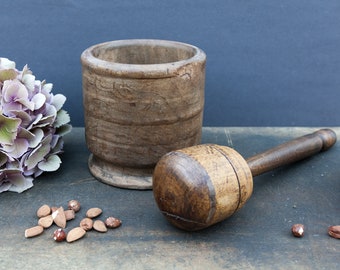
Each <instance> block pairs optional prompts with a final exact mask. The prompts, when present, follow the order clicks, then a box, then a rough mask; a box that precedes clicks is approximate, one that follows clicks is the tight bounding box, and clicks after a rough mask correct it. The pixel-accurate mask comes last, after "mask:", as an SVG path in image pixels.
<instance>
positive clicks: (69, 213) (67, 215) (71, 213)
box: [64, 209, 76, 221]
mask: <svg viewBox="0 0 340 270" xmlns="http://www.w3.org/2000/svg"><path fill="white" fill-rule="evenodd" d="M64 214H65V218H66V221H69V220H71V219H74V218H75V217H76V215H75V213H74V210H72V209H71V210H65V211H64Z"/></svg>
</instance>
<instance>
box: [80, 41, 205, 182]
mask: <svg viewBox="0 0 340 270" xmlns="http://www.w3.org/2000/svg"><path fill="white" fill-rule="evenodd" d="M205 59H206V57H205V53H204V52H203V51H202V50H200V49H199V48H197V47H195V46H192V45H188V44H183V43H178V42H172V41H162V40H121V41H112V42H107V43H102V44H98V45H94V46H92V47H90V48H89V49H87V50H85V51H84V52H83V54H82V56H81V60H82V78H83V103H84V118H85V127H86V129H85V130H86V140H87V146H88V147H89V150H90V151H91V153H92V154H93V155H94V158H92V159H91V162H90V170H91V172H92V174H93V175H95V176H96V177H97V178H98V179H101V180H103V181H104V182H105V183H108V184H112V185H114V186H119V187H130V188H131V187H132V188H138V187H139V188H140V189H146V188H149V189H150V188H151V186H152V183H151V177H149V179H150V181H148V179H147V178H145V177H144V178H143V179H141V181H140V183H139V185H138V178H135V177H134V174H136V173H139V171H141V169H145V171H144V172H142V173H143V174H147V173H148V172H149V169H150V168H153V167H154V166H155V164H156V162H157V161H158V160H159V158H160V157H161V156H163V155H164V154H165V153H167V152H169V151H172V150H174V149H177V148H178V147H179V148H183V147H188V146H191V145H195V144H197V143H199V142H200V140H201V131H202V121H203V106H204V81H205ZM136 168H137V169H136ZM135 169H136V171H137V172H135ZM122 172H123V173H122ZM129 176H131V178H132V181H129ZM126 180H128V181H126Z"/></svg>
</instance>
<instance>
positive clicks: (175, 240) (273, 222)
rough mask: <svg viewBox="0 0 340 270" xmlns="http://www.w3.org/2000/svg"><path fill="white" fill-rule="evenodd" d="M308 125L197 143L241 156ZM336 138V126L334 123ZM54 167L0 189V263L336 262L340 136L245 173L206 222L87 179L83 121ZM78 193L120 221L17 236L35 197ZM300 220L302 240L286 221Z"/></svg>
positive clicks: (171, 265) (209, 265) (218, 134)
mask: <svg viewBox="0 0 340 270" xmlns="http://www.w3.org/2000/svg"><path fill="white" fill-rule="evenodd" d="M315 130H317V128H204V131H203V142H210V143H218V144H222V145H228V146H231V147H233V148H235V149H236V150H237V151H238V152H240V153H241V154H242V155H243V156H244V157H246V158H247V157H250V156H252V155H254V154H256V153H259V152H262V151H263V150H266V149H268V148H271V147H273V146H276V145H277V144H279V143H282V142H285V141H287V140H289V139H292V138H294V137H298V136H301V135H304V134H306V133H310V132H313V131H315ZM334 130H335V131H336V132H337V135H338V138H340V128H334ZM64 149H65V153H64V154H63V155H62V156H61V158H62V161H63V163H62V167H61V168H60V169H59V171H57V172H55V173H49V174H44V175H42V176H40V177H39V178H37V179H36V180H35V181H34V187H33V188H32V189H30V190H28V191H25V192H24V193H22V194H17V193H9V192H8V193H2V194H0V200H1V203H0V228H1V229H0V268H1V269H33V268H34V269H57V268H58V269H221V268H228V269H244V268H246V269H254V268H256V269H258V268H270V269H294V268H299V269H304V268H305V269H340V267H339V266H340V241H339V240H337V239H334V238H331V237H329V236H328V234H327V228H328V226H330V225H339V224H340V160H339V155H340V143H338V144H336V145H335V146H334V147H333V148H332V149H330V150H329V151H327V152H323V153H320V154H318V155H316V156H314V157H312V158H309V159H307V160H305V161H302V162H299V163H298V164H295V165H291V166H289V167H285V168H280V169H277V170H275V171H272V172H269V173H267V174H264V175H262V176H258V177H256V178H255V180H254V193H253V196H252V197H251V199H250V200H249V201H248V202H247V204H246V205H245V207H244V208H242V209H241V210H240V211H239V212H237V213H236V214H235V215H234V216H232V217H231V218H229V219H228V220H225V221H223V222H221V223H219V224H216V225H214V226H212V227H210V228H208V229H206V230H203V231H199V232H185V231H181V230H179V229H176V228H174V227H172V226H171V225H170V224H169V223H168V222H167V221H166V220H165V219H164V218H163V216H162V214H161V213H160V212H159V211H158V208H157V207H156V205H155V203H154V199H153V194H152V191H137V190H124V189H119V188H114V187H111V186H108V185H105V184H103V183H101V182H99V181H97V180H96V179H94V178H93V177H92V176H91V174H90V172H89V171H88V168H87V159H88V155H89V153H88V150H87V148H86V145H85V139H84V129H83V128H74V129H73V131H72V133H71V134H68V135H67V136H66V137H65V148H64ZM70 199H77V200H79V201H80V203H81V204H82V210H81V211H80V212H79V213H78V214H77V217H76V219H75V220H73V221H69V223H68V226H67V230H69V229H71V228H72V227H75V226H77V224H78V223H79V221H80V219H81V218H82V217H83V216H84V215H85V211H86V209H87V208H90V207H95V206H97V207H101V208H102V209H103V211H104V212H103V217H106V216H109V215H114V216H116V217H118V218H120V219H122V221H123V225H122V226H121V227H120V228H118V229H116V230H110V231H108V232H107V233H105V234H101V233H97V232H93V231H91V232H89V233H88V234H87V235H86V236H85V238H83V239H81V240H79V241H77V242H74V243H71V244H70V243H66V242H63V243H56V242H54V240H53V239H52V237H51V234H52V233H53V231H54V230H55V228H56V227H51V228H49V229H47V230H46V231H45V232H44V233H43V234H42V235H40V236H38V237H36V238H31V239H26V238H25V237H24V231H25V229H26V228H28V227H30V226H33V225H35V224H36V222H37V218H36V216H35V212H36V210H37V208H38V207H39V206H41V205H42V204H49V205H56V206H64V207H66V206H67V202H68V201H69V200H70ZM294 223H303V224H304V225H305V226H306V233H305V236H304V237H303V238H294V237H293V236H292V235H291V232H290V228H291V225H292V224H294Z"/></svg>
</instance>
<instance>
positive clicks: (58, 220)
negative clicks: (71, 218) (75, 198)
mask: <svg viewBox="0 0 340 270" xmlns="http://www.w3.org/2000/svg"><path fill="white" fill-rule="evenodd" d="M52 217H53V221H54V223H55V224H56V225H57V226H58V227H60V228H63V229H65V228H66V216H65V212H64V208H63V207H59V208H58V209H57V210H56V211H54V212H53V213H52Z"/></svg>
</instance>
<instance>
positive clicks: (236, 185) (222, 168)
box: [153, 144, 253, 231]
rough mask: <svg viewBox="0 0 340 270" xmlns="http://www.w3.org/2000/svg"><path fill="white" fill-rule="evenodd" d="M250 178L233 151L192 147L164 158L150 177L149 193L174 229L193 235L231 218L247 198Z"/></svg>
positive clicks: (239, 156) (242, 161)
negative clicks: (151, 183) (151, 192)
mask: <svg viewBox="0 0 340 270" xmlns="http://www.w3.org/2000/svg"><path fill="white" fill-rule="evenodd" d="M252 190H253V178H252V175H251V172H250V169H249V167H248V165H247V162H246V161H245V160H244V159H243V158H242V156H241V155H240V154H238V153H237V152H236V151H235V150H233V149H231V148H229V147H225V146H218V145H212V144H209V145H207V144H205V145H196V146H193V147H188V148H185V149H181V150H178V151H173V152H170V153H168V154H166V155H164V156H163V157H162V158H161V159H160V160H159V162H158V163H157V165H156V167H155V170H154V174H153V192H154V197H155V200H156V203H157V205H158V207H159V209H160V210H161V212H162V213H163V214H164V216H165V217H166V218H167V219H168V221H170V223H172V224H173V225H174V226H176V227H178V228H181V229H184V230H188V231H195V230H200V229H204V228H206V227H209V226H211V225H213V224H215V223H217V222H220V221H222V220H224V219H226V218H227V217H229V216H231V215H232V214H233V213H235V212H236V211H237V210H238V209H240V208H241V207H242V206H243V205H244V204H245V202H246V201H247V200H248V199H249V198H250V196H251V194H252Z"/></svg>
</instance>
